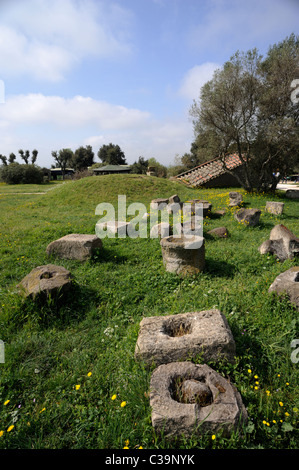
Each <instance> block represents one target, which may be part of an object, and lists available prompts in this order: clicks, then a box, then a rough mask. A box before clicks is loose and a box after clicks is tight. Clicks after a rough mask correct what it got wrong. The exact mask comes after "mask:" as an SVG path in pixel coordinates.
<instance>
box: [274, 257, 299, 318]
mask: <svg viewBox="0 0 299 470" xmlns="http://www.w3.org/2000/svg"><path fill="white" fill-rule="evenodd" d="M268 292H275V293H276V294H277V295H278V296H286V297H288V298H289V301H290V302H291V303H292V304H293V305H294V306H295V307H296V308H297V310H299V266H294V267H292V268H290V269H288V270H287V271H285V272H284V273H281V274H279V275H278V276H277V278H276V279H275V280H274V282H273V283H272V284H271V286H270V287H269V291H268Z"/></svg>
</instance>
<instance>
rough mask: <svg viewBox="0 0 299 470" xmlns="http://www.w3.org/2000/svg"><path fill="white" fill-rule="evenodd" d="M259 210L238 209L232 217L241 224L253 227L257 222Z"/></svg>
mask: <svg viewBox="0 0 299 470" xmlns="http://www.w3.org/2000/svg"><path fill="white" fill-rule="evenodd" d="M260 215H261V211H260V210H259V209H240V210H238V211H237V212H235V214H234V218H235V219H236V220H237V221H238V222H239V223H241V224H244V225H246V226H249V227H255V226H256V225H258V224H259V221H260Z"/></svg>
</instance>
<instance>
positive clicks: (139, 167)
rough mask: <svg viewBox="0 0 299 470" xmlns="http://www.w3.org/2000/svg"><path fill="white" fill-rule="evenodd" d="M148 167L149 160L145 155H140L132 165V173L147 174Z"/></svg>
mask: <svg viewBox="0 0 299 470" xmlns="http://www.w3.org/2000/svg"><path fill="white" fill-rule="evenodd" d="M147 168H148V160H145V159H144V158H143V157H139V158H138V161H137V162H134V163H133V165H131V173H135V174H138V175H145V174H146V172H147Z"/></svg>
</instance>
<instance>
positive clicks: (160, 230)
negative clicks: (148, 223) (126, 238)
mask: <svg viewBox="0 0 299 470" xmlns="http://www.w3.org/2000/svg"><path fill="white" fill-rule="evenodd" d="M170 235H171V226H170V224H169V223H167V222H161V223H159V224H156V225H153V226H152V228H151V231H150V237H151V238H165V237H169V236H170Z"/></svg>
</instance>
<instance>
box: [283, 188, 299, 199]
mask: <svg viewBox="0 0 299 470" xmlns="http://www.w3.org/2000/svg"><path fill="white" fill-rule="evenodd" d="M286 198H288V199H299V189H288V190H287V191H286Z"/></svg>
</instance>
